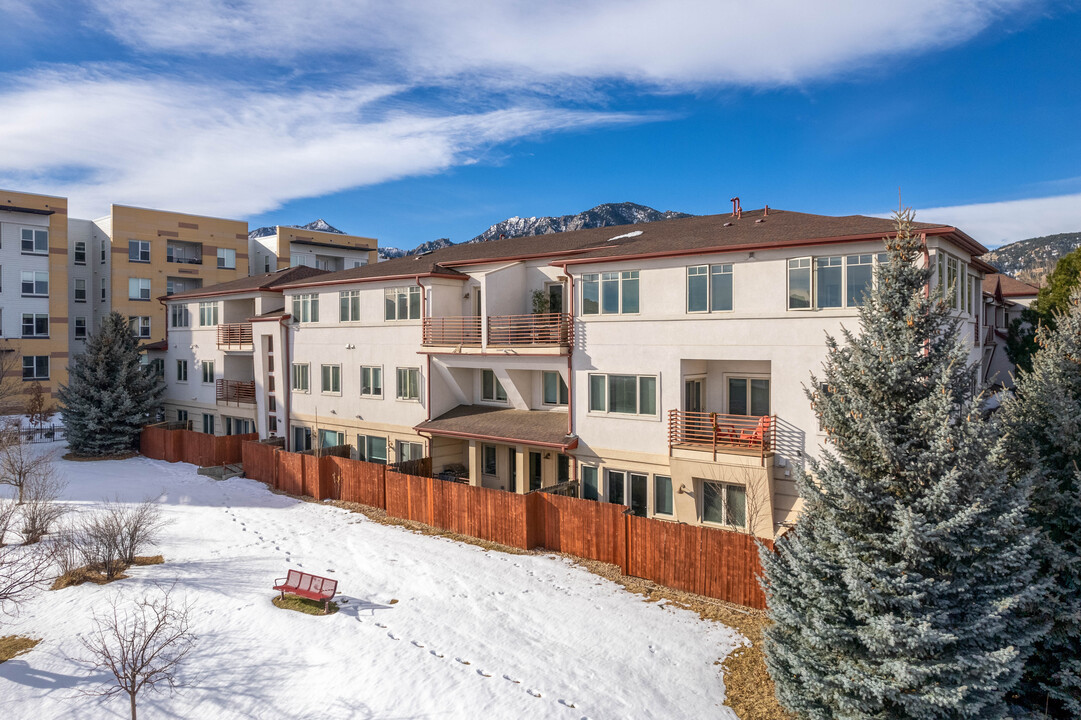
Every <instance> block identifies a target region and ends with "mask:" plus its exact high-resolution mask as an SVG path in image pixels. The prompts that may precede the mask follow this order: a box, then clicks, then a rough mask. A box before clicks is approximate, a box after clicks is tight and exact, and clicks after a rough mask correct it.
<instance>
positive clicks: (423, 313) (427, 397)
mask: <svg viewBox="0 0 1081 720" xmlns="http://www.w3.org/2000/svg"><path fill="white" fill-rule="evenodd" d="M414 281H415V282H416V283H417V287H419V288H420V322H421V333H423V332H424V318H426V317H427V316H428V314H427V311H428V298H427V297H426V296H425V294H424V285H423V284H422V283H421V282H420V275H417V276H416V278H414ZM421 340H422V341H423V336H422V338H421ZM425 357H426V358H427V363H426V367H425V368H424V408H425V411H426V414H425V422H427V421H428V420H431V419H432V356H431V354H430V353H429V354H427V355H425ZM428 447H429V449H430V448H431V444H430V443H429V445H428Z"/></svg>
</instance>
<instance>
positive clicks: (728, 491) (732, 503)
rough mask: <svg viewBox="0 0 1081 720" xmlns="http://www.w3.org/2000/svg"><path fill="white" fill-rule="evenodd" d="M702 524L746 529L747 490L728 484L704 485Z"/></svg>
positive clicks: (705, 483)
mask: <svg viewBox="0 0 1081 720" xmlns="http://www.w3.org/2000/svg"><path fill="white" fill-rule="evenodd" d="M702 522H707V523H716V524H718V525H727V526H729V527H738V528H741V527H745V526H746V525H747V489H746V488H745V487H743V486H742V485H729V484H728V483H719V482H703V483H702Z"/></svg>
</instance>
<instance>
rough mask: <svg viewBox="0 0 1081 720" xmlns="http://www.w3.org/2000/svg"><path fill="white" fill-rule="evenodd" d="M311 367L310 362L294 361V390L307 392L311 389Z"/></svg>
mask: <svg viewBox="0 0 1081 720" xmlns="http://www.w3.org/2000/svg"><path fill="white" fill-rule="evenodd" d="M310 367H311V366H310V365H309V364H308V363H293V373H292V375H293V392H302V393H306V392H308V391H309V384H308V373H309V370H310Z"/></svg>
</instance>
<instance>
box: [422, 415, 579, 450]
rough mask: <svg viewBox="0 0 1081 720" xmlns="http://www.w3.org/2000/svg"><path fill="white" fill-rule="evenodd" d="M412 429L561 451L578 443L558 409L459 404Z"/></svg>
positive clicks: (468, 438) (444, 435) (571, 448)
mask: <svg viewBox="0 0 1081 720" xmlns="http://www.w3.org/2000/svg"><path fill="white" fill-rule="evenodd" d="M413 429H414V430H416V431H417V432H424V433H428V434H430V435H439V436H443V437H454V438H462V439H464V440H487V441H489V442H497V443H505V444H509V445H533V446H535V447H545V448H553V449H556V450H560V451H566V450H573V449H574V448H576V447H578V437H577V436H575V435H567V416H566V415H565V414H563V413H561V412H546V411H541V410H507V409H503V408H496V407H486V406H483V405H459V406H458V407H456V408H454V409H452V410H450V411H449V412H445V413H443V414H442V415H440V416H439V417H437V418H434V419H432V420H428V421H427V422H422V423H420V424H419V425H417V426H416V427H414V428H413Z"/></svg>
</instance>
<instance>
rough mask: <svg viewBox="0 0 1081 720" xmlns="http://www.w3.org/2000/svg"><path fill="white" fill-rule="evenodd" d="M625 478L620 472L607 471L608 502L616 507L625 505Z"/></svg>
mask: <svg viewBox="0 0 1081 720" xmlns="http://www.w3.org/2000/svg"><path fill="white" fill-rule="evenodd" d="M626 477H627V476H626V475H625V474H624V473H623V471H621V470H609V471H608V502H610V503H615V504H616V505H626V503H625V502H624V500H625V499H626V493H625V490H626V488H625V487H624V483H625V481H626Z"/></svg>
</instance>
